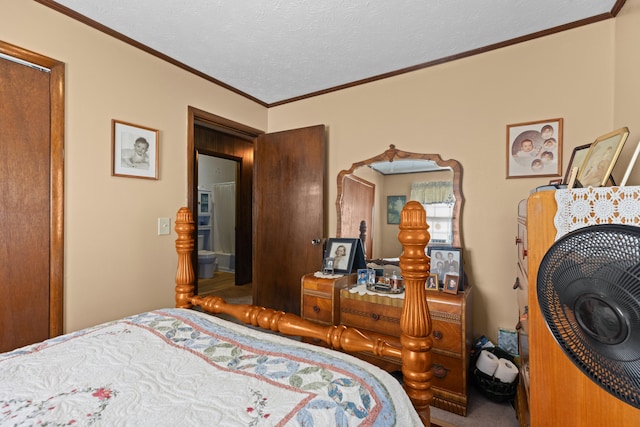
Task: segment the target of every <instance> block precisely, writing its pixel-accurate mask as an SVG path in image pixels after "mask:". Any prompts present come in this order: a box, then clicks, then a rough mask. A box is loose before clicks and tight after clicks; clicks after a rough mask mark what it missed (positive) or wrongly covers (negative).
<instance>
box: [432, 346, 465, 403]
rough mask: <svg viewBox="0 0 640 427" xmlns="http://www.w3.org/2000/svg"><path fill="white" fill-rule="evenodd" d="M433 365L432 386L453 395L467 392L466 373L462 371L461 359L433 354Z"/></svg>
mask: <svg viewBox="0 0 640 427" xmlns="http://www.w3.org/2000/svg"><path fill="white" fill-rule="evenodd" d="M431 363H432V364H433V367H432V373H433V376H432V377H431V385H432V386H433V387H438V388H441V389H445V390H447V391H449V392H452V393H465V392H466V387H465V386H466V383H465V381H466V372H465V370H464V369H460V366H461V365H462V361H461V359H460V358H459V357H455V356H445V355H443V354H440V353H436V352H432V353H431Z"/></svg>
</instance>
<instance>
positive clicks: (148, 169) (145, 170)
mask: <svg viewBox="0 0 640 427" xmlns="http://www.w3.org/2000/svg"><path fill="white" fill-rule="evenodd" d="M111 127H112V132H111V133H112V141H111V159H112V166H111V175H112V176H126V177H130V178H144V179H155V180H157V179H158V159H159V155H158V152H159V150H158V144H159V142H158V134H159V131H158V130H157V129H151V128H148V127H144V126H139V125H134V124H131V123H125V122H121V121H118V120H112V121H111Z"/></svg>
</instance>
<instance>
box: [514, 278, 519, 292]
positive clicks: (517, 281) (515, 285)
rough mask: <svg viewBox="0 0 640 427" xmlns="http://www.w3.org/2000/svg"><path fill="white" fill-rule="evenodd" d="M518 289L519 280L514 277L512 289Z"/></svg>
mask: <svg viewBox="0 0 640 427" xmlns="http://www.w3.org/2000/svg"><path fill="white" fill-rule="evenodd" d="M518 288H520V278H519V277H516V283H514V284H513V289H518Z"/></svg>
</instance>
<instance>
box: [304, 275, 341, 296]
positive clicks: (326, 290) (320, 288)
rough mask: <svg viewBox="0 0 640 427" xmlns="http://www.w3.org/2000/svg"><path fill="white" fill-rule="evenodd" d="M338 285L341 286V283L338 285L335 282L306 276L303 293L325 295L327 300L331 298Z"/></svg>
mask: <svg viewBox="0 0 640 427" xmlns="http://www.w3.org/2000/svg"><path fill="white" fill-rule="evenodd" d="M336 285H338V286H340V282H338V283H336V282H334V281H333V280H327V279H320V278H318V277H313V276H305V278H304V283H303V285H302V290H303V292H307V291H311V292H314V293H318V294H325V295H326V297H327V298H330V297H331V295H332V294H333V290H334V286H336Z"/></svg>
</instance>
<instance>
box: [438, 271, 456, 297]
mask: <svg viewBox="0 0 640 427" xmlns="http://www.w3.org/2000/svg"><path fill="white" fill-rule="evenodd" d="M459 284H460V276H456V275H454V274H447V275H446V276H444V287H443V288H442V290H443V291H444V292H446V293H448V294H457V293H458V285H459Z"/></svg>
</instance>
